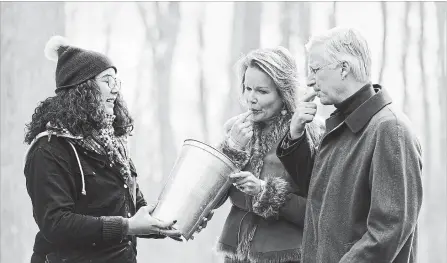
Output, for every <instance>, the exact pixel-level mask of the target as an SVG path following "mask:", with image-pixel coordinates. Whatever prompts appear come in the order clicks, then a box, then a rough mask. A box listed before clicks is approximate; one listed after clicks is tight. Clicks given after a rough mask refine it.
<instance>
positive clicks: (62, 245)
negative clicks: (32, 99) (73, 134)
mask: <svg viewBox="0 0 447 263" xmlns="http://www.w3.org/2000/svg"><path fill="white" fill-rule="evenodd" d="M72 145H73V146H74V148H75V149H76V153H75V151H74V149H73V148H72V146H71V145H70V144H69V142H68V140H67V138H64V137H57V136H54V135H53V136H52V137H51V140H49V138H48V136H43V137H41V138H39V139H38V140H37V141H36V142H35V143H34V144H33V145H32V147H31V148H30V150H29V152H28V154H27V156H26V160H25V168H24V173H25V176H26V187H27V190H28V194H29V196H30V198H31V201H32V205H33V216H34V219H35V221H36V223H37V225H38V227H39V230H40V231H39V232H38V233H37V235H36V239H35V243H34V255H33V258H32V262H33V263H34V262H36V263H37V262H43V261H39V259H42V258H43V259H45V260H46V261H47V262H49V263H53V262H66V263H69V262H77V263H82V262H95V263H96V262H98V263H101V262H108V263H114V262H117V263H118V262H119V263H123V262H129V263H130V262H132V263H133V262H136V254H137V251H136V237H134V236H126V235H124V233H125V230H124V228H125V224H124V220H123V218H125V217H131V216H132V215H134V214H135V212H136V211H137V210H138V209H139V208H140V207H142V206H144V205H146V201H145V200H144V197H143V195H142V193H141V192H140V190H139V187H138V185H137V189H136V191H137V197H136V205H134V202H133V201H132V197H131V194H130V193H129V190H128V186H127V185H126V184H125V181H124V179H123V178H122V176H121V175H120V173H119V168H118V167H117V166H115V165H114V164H112V163H111V162H110V161H109V160H108V158H107V156H103V155H99V154H97V153H95V152H92V151H87V150H85V149H84V148H81V147H79V146H77V145H76V144H72ZM76 154H77V156H76ZM77 158H79V162H78V159H77ZM80 169H82V171H83V173H84V176H83V177H84V179H85V190H86V194H85V195H84V194H82V185H83V182H82V176H81V170H80ZM131 172H132V176H133V178H134V179H135V180H136V176H137V174H136V172H135V167H134V166H133V165H132V163H131Z"/></svg>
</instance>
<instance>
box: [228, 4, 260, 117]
mask: <svg viewBox="0 0 447 263" xmlns="http://www.w3.org/2000/svg"><path fill="white" fill-rule="evenodd" d="M261 9H262V3H261V2H234V14H233V34H232V37H231V60H230V65H229V72H230V79H231V88H230V94H229V96H228V99H227V102H226V110H225V112H224V114H223V115H222V118H223V120H222V123H224V122H225V121H226V120H227V119H228V118H229V117H232V116H234V115H236V114H238V113H239V112H240V111H241V109H242V108H241V107H240V103H239V101H240V100H239V96H240V95H238V94H241V92H242V91H241V90H240V89H239V81H240V80H239V79H238V76H236V75H235V71H234V63H235V62H236V61H237V60H238V59H239V58H240V57H241V56H242V55H243V54H246V53H248V52H249V51H250V50H252V49H255V48H259V44H260V37H261V36H260V33H261Z"/></svg>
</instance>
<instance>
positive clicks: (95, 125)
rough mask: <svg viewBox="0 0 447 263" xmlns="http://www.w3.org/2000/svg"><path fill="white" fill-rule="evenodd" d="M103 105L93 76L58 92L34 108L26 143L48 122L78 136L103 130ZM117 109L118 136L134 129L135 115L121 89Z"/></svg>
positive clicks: (26, 132) (115, 127) (27, 129)
mask: <svg viewBox="0 0 447 263" xmlns="http://www.w3.org/2000/svg"><path fill="white" fill-rule="evenodd" d="M100 105H101V93H100V90H99V86H98V84H97V83H96V81H95V80H93V79H90V80H87V81H86V82H83V83H81V84H79V85H76V86H75V87H73V88H69V89H64V90H60V91H58V92H56V95H55V96H53V97H49V98H47V99H45V100H44V101H41V102H40V103H39V105H38V106H37V107H36V109H35V110H34V113H33V115H32V117H31V122H30V123H28V124H26V125H25V126H26V129H25V143H27V144H30V143H31V142H32V141H33V139H34V138H35V137H36V136H37V135H38V134H39V133H41V132H43V131H45V130H46V124H47V123H48V122H51V123H53V124H61V125H62V126H63V127H64V128H66V129H67V130H68V131H69V132H70V133H71V134H73V135H74V136H82V137H88V136H90V135H92V132H93V131H94V130H99V129H100V128H101V127H102V126H103V124H104V120H105V113H104V109H103V107H101V106H100ZM113 112H114V114H115V116H116V118H115V120H114V122H113V127H114V129H115V135H116V136H122V135H124V134H126V133H127V132H128V131H129V130H132V129H133V119H132V117H131V116H130V114H129V111H128V109H127V107H126V105H125V102H124V100H123V99H122V97H121V95H120V94H119V93H118V97H117V99H116V101H115V107H114V108H113Z"/></svg>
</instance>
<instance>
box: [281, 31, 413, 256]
mask: <svg viewBox="0 0 447 263" xmlns="http://www.w3.org/2000/svg"><path fill="white" fill-rule="evenodd" d="M306 48H307V51H308V56H309V60H308V62H309V85H313V88H314V91H315V92H312V93H310V94H308V95H307V96H305V97H304V99H303V100H302V101H301V102H300V103H299V105H298V106H297V110H296V112H295V114H294V116H293V118H292V121H291V124H290V132H289V134H288V135H287V136H286V137H285V138H284V139H283V141H282V143H281V144H280V146H279V147H278V149H277V155H278V157H279V158H280V160H281V161H282V162H283V164H284V166H285V167H286V169H287V171H288V172H289V174H291V175H292V176H293V177H295V178H296V181H297V182H300V183H299V186H301V187H302V188H307V187H308V188H309V193H308V199H307V200H308V201H307V207H306V220H305V229H304V237H303V246H302V247H303V249H302V250H303V251H302V262H303V263H309V262H318V263H322V262H324V263H327V262H328V263H332V262H343V263H347V262H355V263H362V262H374V263H378V262H399V263H400V262H415V261H416V245H417V244H416V243H417V242H416V241H417V237H416V228H417V227H416V226H417V218H418V214H419V211H420V208H421V203H422V183H421V170H422V159H421V148H420V144H419V142H418V139H417V138H416V136H415V134H414V132H413V130H412V128H411V127H412V125H411V124H410V122H409V121H408V120H407V118H406V117H405V116H404V115H403V114H402V113H401V112H400V111H398V110H397V109H395V108H394V107H393V104H392V101H391V99H390V97H389V96H388V95H387V93H386V91H385V90H384V89H382V87H381V86H379V85H371V82H370V71H371V60H370V52H369V49H368V45H367V43H366V41H365V40H364V38H363V37H362V36H361V35H360V34H359V33H358V32H357V31H356V30H353V29H343V28H334V29H331V30H329V31H328V32H326V33H325V34H323V35H319V36H314V37H313V38H312V39H311V40H310V42H309V43H308V44H307V45H306ZM315 96H318V97H319V98H320V101H321V103H322V104H325V105H334V106H335V107H336V110H335V112H334V113H333V114H332V115H331V116H330V117H329V118H328V119H327V120H326V133H325V135H324V137H323V138H322V140H321V142H320V144H319V146H318V147H315V146H313V145H312V144H310V143H309V140H308V135H307V134H306V131H305V126H306V123H308V122H311V121H312V120H313V118H314V116H315V113H316V108H317V107H316V104H315V103H314V102H312V101H311V100H312V98H313V97H315ZM297 164H299V165H297ZM302 167H313V168H312V169H302ZM309 170H310V171H309ZM303 171H304V172H303ZM303 178H310V182H309V181H308V180H304V179H303ZM303 182H304V183H303ZM305 182H308V183H307V184H306V183H305Z"/></svg>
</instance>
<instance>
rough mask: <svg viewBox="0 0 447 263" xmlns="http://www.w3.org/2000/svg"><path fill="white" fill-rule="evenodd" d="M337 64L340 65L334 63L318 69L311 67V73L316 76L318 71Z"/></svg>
mask: <svg viewBox="0 0 447 263" xmlns="http://www.w3.org/2000/svg"><path fill="white" fill-rule="evenodd" d="M335 63H337V64H338V62H332V63H329V64H326V65H324V66H320V67H318V68H312V67H310V66H309V72H310V73H312V74H314V75H316V74H317V72H318V71H320V70H322V69H323V68H325V67H327V66H330V65H333V64H335Z"/></svg>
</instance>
